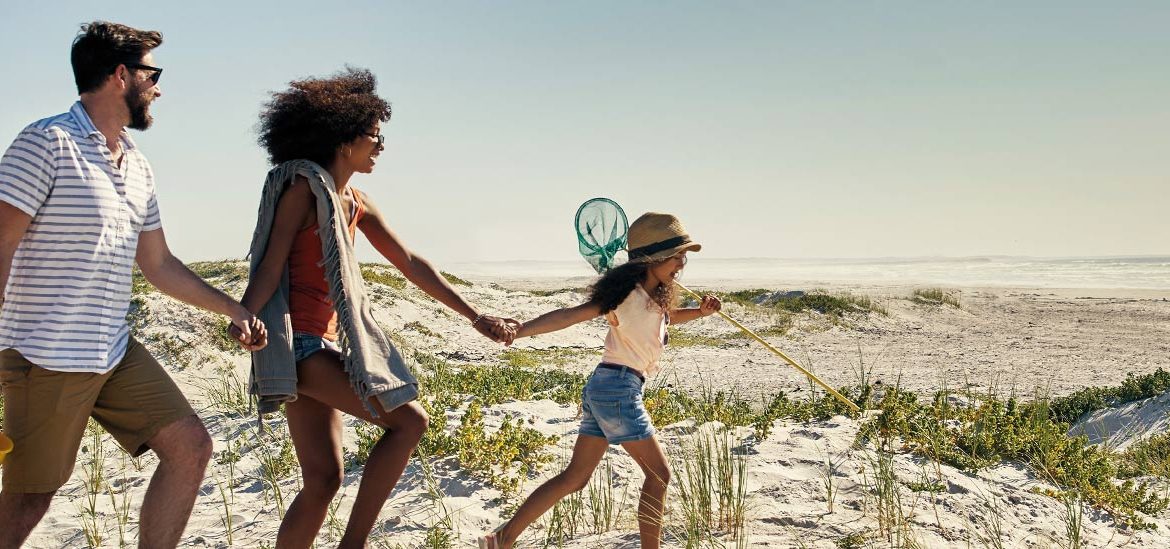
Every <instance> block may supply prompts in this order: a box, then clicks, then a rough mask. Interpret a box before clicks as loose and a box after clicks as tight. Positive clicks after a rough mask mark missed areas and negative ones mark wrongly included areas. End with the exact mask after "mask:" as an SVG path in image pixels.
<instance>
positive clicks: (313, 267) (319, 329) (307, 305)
mask: <svg viewBox="0 0 1170 549" xmlns="http://www.w3.org/2000/svg"><path fill="white" fill-rule="evenodd" d="M351 189H352V187H351ZM352 194H353V211H352V212H351V213H350V216H349V226H348V227H347V229H348V232H349V240H350V241H351V242H352V241H353V239H354V236H355V235H356V234H357V232H356V230H357V225H358V222H359V221H361V219H362V217H363V216H365V214H366V205H365V203H364V202H363V201H362V199H361V193H359V192H357V190H356V189H353V190H352ZM317 225H318V224H317V222H316V221H314V222H313V224H312V225H311V226H309V227H306V228H304V229H301V230H300V231H297V234H296V237H295V238H294V239H293V245H292V249H291V250H290V251H289V254H288V282H289V295H288V308H289V316H290V317H291V320H292V328H293V331H294V332H302V333H306V334H311V335H315V336H320V337H323V338H325V339H328V340H329V341H337V311H336V310H334V309H333V301H332V300H330V299H329V282H328V281H326V280H325V269H324V267H322V266H321V265H320V263H321V261H322V259H323V258H324V255H322V253H321V237H320V236H319V235H318V234H317Z"/></svg>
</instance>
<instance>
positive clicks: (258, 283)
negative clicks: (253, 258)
mask: <svg viewBox="0 0 1170 549" xmlns="http://www.w3.org/2000/svg"><path fill="white" fill-rule="evenodd" d="M313 200H314V199H313V192H312V190H310V189H309V184H308V181H307V180H306V179H305V178H304V177H303V176H299V175H298V176H297V179H296V180H295V181H294V182H293V184H292V185H291V186H289V188H288V189H286V190H285V191H284V194H283V195H281V196H280V201H279V202H277V203H276V218H275V219H274V220H273V222H272V231H271V232H270V233H269V235H268V246H266V247H265V249H264V258H263V259H261V260H260V265H259V266H258V267H256V272H255V273H253V274H252V278H251V279H250V280H248V289H247V290H244V297H243V298H241V299H240V303H242V304H243V305H244V307H246V308H247V309H248V310H249V311H252V313H257V312H260V308H261V307H263V306H264V304H265V303H268V300H269V299H270V298H271V297H272V293H273V292H275V291H276V288H277V287H278V286H280V276H281V274H283V272H284V265H285V262H287V261H288V254H289V251H290V250H292V245H293V240H294V239H296V236H297V231H299V230H300V229H301V227H302V226H304V224H305V221H306V216H307V215H308V212H309V211H310V210H311V209H312V206H313Z"/></svg>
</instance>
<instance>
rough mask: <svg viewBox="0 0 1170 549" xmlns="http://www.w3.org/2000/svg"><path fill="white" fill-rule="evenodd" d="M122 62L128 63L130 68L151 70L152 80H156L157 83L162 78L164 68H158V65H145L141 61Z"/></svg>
mask: <svg viewBox="0 0 1170 549" xmlns="http://www.w3.org/2000/svg"><path fill="white" fill-rule="evenodd" d="M122 64H123V65H126V68H128V69H134V70H141V71H151V73H150V81H151V82H154V83H155V85H158V80H159V79H160V78H162V71H163V70H162V69H160V68H158V67H152V66H150V65H143V64H141V63H122Z"/></svg>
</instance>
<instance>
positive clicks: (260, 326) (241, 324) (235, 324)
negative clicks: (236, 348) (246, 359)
mask: <svg viewBox="0 0 1170 549" xmlns="http://www.w3.org/2000/svg"><path fill="white" fill-rule="evenodd" d="M228 335H229V336H231V338H232V339H234V340H236V341H237V342H238V343H239V344H240V346H241V347H243V348H244V350H246V351H259V350H260V349H263V348H264V347H265V346H266V345H268V328H267V327H266V326H264V323H263V322H261V321H260V319H259V318H256V317H255V316H252V315H251V314H250V313H249V314H248V315H247V316H246V317H240V318H233V319H232V322H231V324H229V325H228Z"/></svg>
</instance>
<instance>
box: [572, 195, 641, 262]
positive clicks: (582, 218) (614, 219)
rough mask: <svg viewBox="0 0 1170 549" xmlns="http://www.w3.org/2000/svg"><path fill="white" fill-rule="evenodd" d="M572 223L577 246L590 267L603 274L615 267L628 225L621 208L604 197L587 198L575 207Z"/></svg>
mask: <svg viewBox="0 0 1170 549" xmlns="http://www.w3.org/2000/svg"><path fill="white" fill-rule="evenodd" d="M576 224H577V247H578V249H579V250H580V251H581V256H582V257H584V258H585V261H588V262H589V264H590V265H592V266H593V270H595V271H597V272H598V273H604V272H606V271H608V270H610V269H612V268H614V267H616V266H617V255H618V252H625V250H626V243H627V242H626V239H627V236H628V234H627V233H628V232H629V228H630V227H629V222H628V221H627V220H626V212H624V211H622V207H621V206H618V204H617V202H614V201H612V200H610V199H608V198H594V199H591V200H588V201H586V202H585V203H584V204H582V205H581V207H580V208H578V209H577V219H576ZM623 255H624V253H623Z"/></svg>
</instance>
